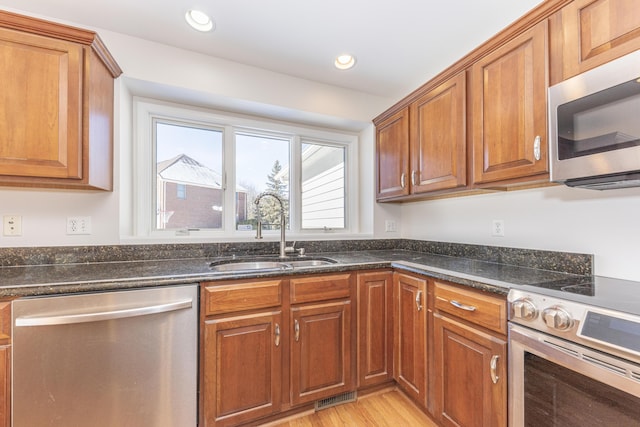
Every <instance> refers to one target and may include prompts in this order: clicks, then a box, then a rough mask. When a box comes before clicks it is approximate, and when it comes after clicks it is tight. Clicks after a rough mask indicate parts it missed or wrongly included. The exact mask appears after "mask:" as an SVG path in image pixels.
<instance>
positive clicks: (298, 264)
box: [285, 259, 336, 268]
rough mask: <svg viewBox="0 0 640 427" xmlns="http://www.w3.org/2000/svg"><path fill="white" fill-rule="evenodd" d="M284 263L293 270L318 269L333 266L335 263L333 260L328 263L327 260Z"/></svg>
mask: <svg viewBox="0 0 640 427" xmlns="http://www.w3.org/2000/svg"><path fill="white" fill-rule="evenodd" d="M285 263H286V264H289V265H291V266H292V267H293V268H296V267H318V266H321V265H329V264H335V263H336V261H334V260H330V261H329V260H327V259H300V260H295V261H285Z"/></svg>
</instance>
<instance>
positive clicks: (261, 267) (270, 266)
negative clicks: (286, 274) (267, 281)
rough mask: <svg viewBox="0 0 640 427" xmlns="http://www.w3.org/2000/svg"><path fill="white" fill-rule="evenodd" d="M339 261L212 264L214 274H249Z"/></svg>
mask: <svg viewBox="0 0 640 427" xmlns="http://www.w3.org/2000/svg"><path fill="white" fill-rule="evenodd" d="M336 262H337V261H336V260H333V259H331V258H306V257H305V258H290V259H282V260H280V259H279V258H272V259H269V258H267V259H264V258H260V259H256V258H252V259H246V258H245V259H242V258H238V259H226V260H221V261H214V262H212V263H211V264H210V266H209V267H210V268H211V271H212V272H214V273H248V272H258V271H259V272H267V271H285V270H292V269H295V268H303V267H319V266H323V265H330V264H335V263H336Z"/></svg>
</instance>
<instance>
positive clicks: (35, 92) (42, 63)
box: [0, 28, 84, 179]
mask: <svg viewBox="0 0 640 427" xmlns="http://www.w3.org/2000/svg"><path fill="white" fill-rule="evenodd" d="M83 58H84V56H83V48H82V45H80V44H76V43H72V42H67V41H62V40H55V39H50V38H48V37H42V36H38V35H34V34H27V33H20V32H17V31H12V30H7V29H1V28H0V80H2V82H3V89H2V90H1V91H0V117H2V120H0V176H4V175H7V176H26V177H50V178H75V179H80V178H82V172H83V171H82V96H83V92H82V81H83V80H82V79H83V73H82V67H83V62H82V61H83Z"/></svg>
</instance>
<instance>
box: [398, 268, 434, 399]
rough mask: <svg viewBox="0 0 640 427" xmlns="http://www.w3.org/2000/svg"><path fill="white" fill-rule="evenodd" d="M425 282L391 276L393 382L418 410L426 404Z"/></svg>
mask: <svg viewBox="0 0 640 427" xmlns="http://www.w3.org/2000/svg"><path fill="white" fill-rule="evenodd" d="M426 298H427V280H426V279H425V278H423V277H419V276H413V275H409V274H404V273H394V319H395V321H396V324H395V325H394V332H395V337H394V345H393V347H394V370H393V376H394V379H395V380H396V381H397V382H398V387H400V389H401V390H402V391H404V392H405V393H406V394H407V395H408V396H410V397H411V398H412V399H413V400H414V401H415V402H416V403H418V404H419V405H420V406H421V407H422V408H425V407H426V405H427V378H426V375H427V335H426V330H427V315H426V313H427V310H426V303H425V302H426Z"/></svg>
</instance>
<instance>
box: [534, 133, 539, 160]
mask: <svg viewBox="0 0 640 427" xmlns="http://www.w3.org/2000/svg"><path fill="white" fill-rule="evenodd" d="M533 157H534V158H535V159H536V160H540V135H537V136H536V139H534V140H533Z"/></svg>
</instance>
